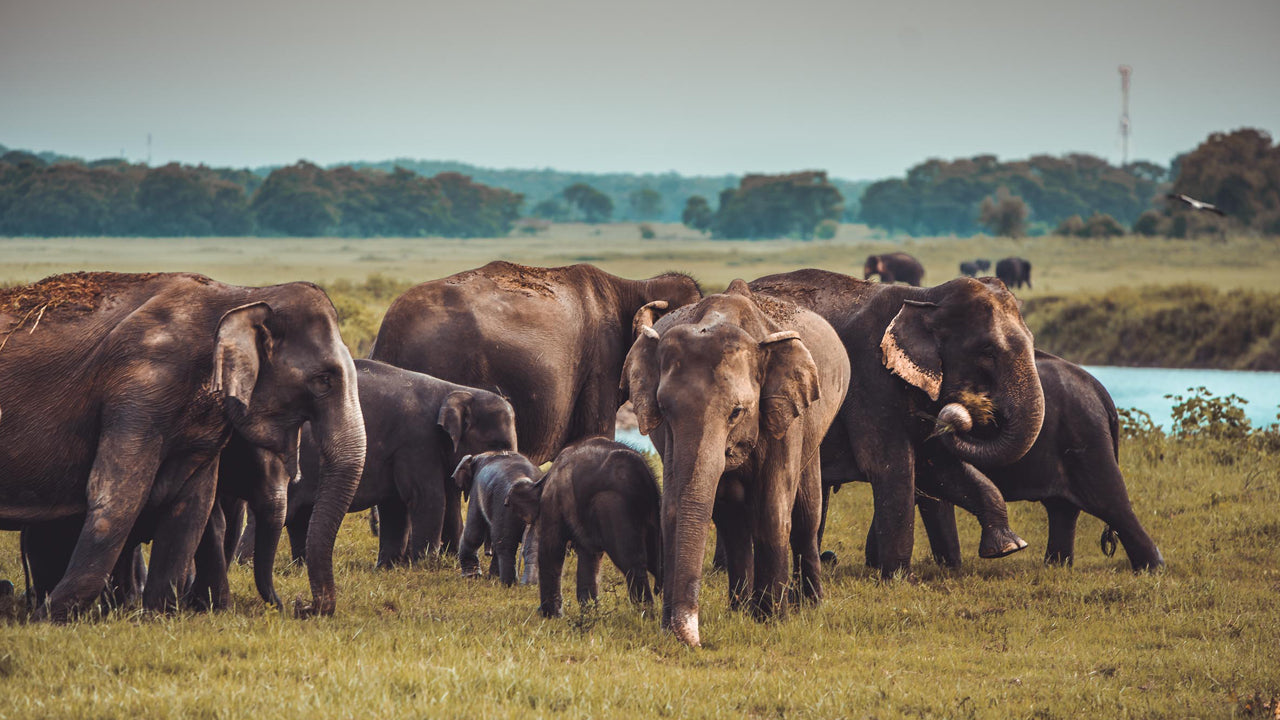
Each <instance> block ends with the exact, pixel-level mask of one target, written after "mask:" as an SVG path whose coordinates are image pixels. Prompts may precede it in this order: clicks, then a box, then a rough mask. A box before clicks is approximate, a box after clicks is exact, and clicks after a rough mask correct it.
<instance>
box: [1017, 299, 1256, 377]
mask: <svg viewBox="0 0 1280 720" xmlns="http://www.w3.org/2000/svg"><path fill="white" fill-rule="evenodd" d="M1023 317H1025V318H1026V322H1027V327H1029V328H1030V329H1031V331H1032V332H1033V333H1034V334H1035V337H1036V346H1037V347H1039V348H1042V349H1044V350H1046V351H1048V352H1051V353H1054V354H1056V355H1061V356H1062V357H1065V358H1067V359H1068V360H1071V361H1072V362H1076V363H1081V364H1087V365H1122V366H1137V367H1184V368H1212V369H1221V370H1272V371H1275V370H1280V292H1258V291H1250V290H1231V291H1227V292H1223V291H1220V290H1218V289H1216V288H1213V287H1209V286H1206V285H1171V286H1150V287H1143V288H1139V289H1133V288H1117V289H1114V290H1110V291H1107V292H1105V293H1101V294H1082V295H1071V296H1068V297H1032V298H1029V299H1027V300H1026V303H1025V305H1024V306H1023Z"/></svg>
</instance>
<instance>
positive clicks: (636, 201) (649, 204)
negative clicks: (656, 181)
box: [627, 187, 662, 220]
mask: <svg viewBox="0 0 1280 720" xmlns="http://www.w3.org/2000/svg"><path fill="white" fill-rule="evenodd" d="M627 200H628V202H630V203H631V214H632V215H634V216H635V217H636V219H637V220H653V219H656V218H657V217H659V216H660V215H662V193H660V192H658V191H657V190H654V189H652V188H647V187H646V188H641V189H639V190H632V191H631V193H630V194H629V195H627Z"/></svg>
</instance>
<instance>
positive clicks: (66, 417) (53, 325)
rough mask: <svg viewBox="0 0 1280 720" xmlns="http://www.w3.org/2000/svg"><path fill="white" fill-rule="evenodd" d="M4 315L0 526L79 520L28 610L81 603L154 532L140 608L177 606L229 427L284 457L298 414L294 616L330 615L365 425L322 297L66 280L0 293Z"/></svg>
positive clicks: (170, 283) (290, 449)
mask: <svg viewBox="0 0 1280 720" xmlns="http://www.w3.org/2000/svg"><path fill="white" fill-rule="evenodd" d="M0 323H3V324H4V326H7V328H8V329H7V331H6V335H5V338H6V340H5V341H4V346H3V348H2V349H0V407H3V408H4V421H3V422H0V529H7V530H16V529H21V528H22V527H25V526H29V525H36V524H43V523H48V522H52V521H58V520H60V519H65V518H68V517H72V516H75V515H79V514H82V513H83V514H84V515H85V519H84V522H83V523H82V524H81V526H80V527H79V528H78V537H77V539H76V541H75V546H74V550H73V552H72V554H71V557H70V560H69V562H68V565H67V569H66V572H65V573H64V574H63V575H62V578H61V579H60V580H59V581H58V583H57V584H56V585H55V586H54V588H53V590H52V592H51V593H50V595H49V598H48V601H47V602H46V604H45V605H43V606H42V607H40V608H39V609H38V610H37V613H36V616H37V617H38V618H43V617H49V618H52V619H54V620H65V619H66V618H67V617H68V616H69V615H70V614H72V613H73V611H75V610H76V609H77V608H79V607H84V606H86V605H87V604H88V603H89V602H91V601H93V600H94V599H95V598H96V597H97V596H98V595H99V593H100V592H101V590H102V587H103V580H104V578H106V577H107V575H108V574H109V573H110V572H111V570H112V567H113V566H114V565H115V564H116V560H117V558H118V557H119V556H120V554H121V550H122V548H124V546H125V544H126V542H132V541H145V540H151V541H153V549H152V553H151V567H150V571H149V575H148V580H147V584H146V588H145V590H144V592H143V604H144V606H145V607H147V608H148V609H153V610H158V609H163V608H167V607H171V606H172V605H174V604H175V602H176V600H177V598H176V593H175V588H178V587H181V586H182V585H183V584H184V580H185V578H186V575H187V569H188V567H189V565H190V563H191V560H192V558H193V555H194V553H195V550H196V545H197V543H198V541H199V539H200V535H201V532H202V530H203V528H204V527H205V524H206V521H207V520H208V518H209V514H210V507H211V505H212V503H213V498H214V491H215V485H216V476H217V469H218V457H219V453H220V452H221V450H222V448H223V446H224V445H225V444H226V442H227V440H228V437H229V436H230V434H231V432H232V431H233V430H234V431H235V432H237V433H239V434H241V435H243V436H244V437H245V438H246V439H247V440H248V441H249V442H251V443H253V444H254V445H256V446H258V447H262V448H266V449H268V450H270V451H273V452H277V453H280V454H282V455H288V454H290V453H296V452H297V450H296V442H297V440H296V439H297V437H298V428H299V427H300V426H301V425H302V423H303V422H306V421H308V420H310V421H311V423H312V424H313V426H314V427H316V432H317V435H318V437H319V438H320V445H321V448H322V454H323V457H324V471H323V475H324V479H323V481H322V484H323V485H324V491H323V499H322V501H321V502H320V505H321V506H322V507H321V509H320V510H319V511H318V514H319V516H320V519H319V521H318V522H316V523H315V524H314V525H313V527H312V533H311V536H310V537H309V538H308V545H309V548H310V550H311V551H312V552H310V553H308V561H309V562H308V573H309V575H310V581H311V590H312V595H313V602H312V606H311V607H310V608H307V609H306V612H318V613H332V612H333V610H334V607H335V605H336V591H335V588H334V581H333V564H332V554H333V542H334V538H335V537H336V535H337V532H338V525H339V524H340V523H341V521H342V517H343V515H344V514H345V512H346V509H347V504H348V503H349V502H350V500H351V494H352V493H353V492H354V491H355V486H356V482H357V481H358V480H359V478H360V472H361V469H362V467H363V465H364V453H365V434H364V424H363V422H362V420H361V416H360V406H359V403H358V401H357V398H356V380H355V366H354V364H353V363H352V360H351V355H350V353H349V352H347V349H346V346H345V345H343V344H342V339H341V337H340V336H339V334H338V317H337V312H336V311H335V310H334V308H333V305H332V303H330V302H329V298H328V297H326V296H325V294H324V292H323V291H321V290H320V289H319V288H317V287H316V286H314V285H311V284H308V283H290V284H287V285H277V286H273V287H265V288H245V287H236V286H232V285H224V284H222V283H218V282H215V281H213V280H210V279H209V278H206V277H203V276H200V275H192V274H186V273H159V274H142V275H127V274H119V273H73V274H69V275H59V276H54V277H50V278H46V279H45V280H42V281H40V282H39V283H36V284H33V285H28V286H21V287H16V288H8V289H5V290H4V291H2V292H0ZM131 535H132V537H131Z"/></svg>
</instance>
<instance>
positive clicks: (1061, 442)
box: [920, 351, 1164, 570]
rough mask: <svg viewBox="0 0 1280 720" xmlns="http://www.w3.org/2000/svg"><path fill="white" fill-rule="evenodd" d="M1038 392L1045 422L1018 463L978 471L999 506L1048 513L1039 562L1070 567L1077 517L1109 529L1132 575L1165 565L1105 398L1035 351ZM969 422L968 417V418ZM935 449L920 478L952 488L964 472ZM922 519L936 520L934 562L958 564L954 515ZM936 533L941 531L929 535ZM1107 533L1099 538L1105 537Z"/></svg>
mask: <svg viewBox="0 0 1280 720" xmlns="http://www.w3.org/2000/svg"><path fill="white" fill-rule="evenodd" d="M1036 367H1037V369H1038V371H1039V375H1040V383H1041V385H1042V386H1043V388H1044V399H1045V420H1044V428H1043V429H1042V430H1041V431H1040V437H1039V438H1038V439H1037V440H1036V442H1035V444H1034V445H1032V446H1031V449H1030V450H1029V451H1027V454H1026V455H1024V456H1023V457H1022V459H1021V460H1018V461H1017V462H1015V463H1013V464H1011V465H1005V466H980V468H979V469H980V470H981V471H982V472H983V473H985V474H986V475H987V476H989V477H990V478H991V480H992V481H993V482H994V483H995V485H996V487H998V488H999V489H1000V491H1001V492H1002V493H1003V494H1004V498H1005V499H1006V500H1010V501H1013V500H1030V501H1034V502H1040V503H1043V504H1044V507H1045V510H1047V511H1048V513H1049V544H1048V547H1047V548H1046V550H1045V562H1048V563H1053V564H1066V565H1070V564H1071V562H1072V560H1073V558H1074V555H1075V534H1076V518H1077V517H1078V516H1079V514H1080V511H1081V510H1084V511H1085V512H1087V513H1089V514H1090V515H1093V516H1095V517H1098V518H1101V519H1102V521H1103V522H1105V523H1107V526H1108V530H1109V531H1110V530H1114V531H1115V532H1116V533H1117V534H1118V535H1119V537H1120V542H1121V543H1122V544H1123V545H1124V549H1125V553H1126V554H1127V555H1128V556H1129V564H1130V565H1131V566H1132V567H1133V569H1134V570H1151V569H1154V568H1158V567H1160V566H1162V565H1164V558H1163V557H1162V556H1161V554H1160V550H1159V549H1158V548H1157V547H1156V544H1155V542H1153V541H1152V539H1151V537H1150V536H1149V535H1148V534H1147V532H1146V530H1144V529H1143V527H1142V523H1141V522H1140V521H1139V520H1138V517H1137V515H1135V514H1134V512H1133V506H1132V505H1131V504H1130V502H1129V494H1128V492H1127V491H1126V489H1125V484H1124V476H1123V475H1122V474H1121V473H1120V464H1119V458H1120V428H1119V417H1118V416H1117V414H1116V407H1115V404H1114V403H1113V402H1112V400H1111V395H1110V394H1109V393H1108V392H1107V390H1106V388H1104V387H1103V386H1102V384H1101V383H1099V382H1098V381H1097V380H1096V379H1095V378H1094V377H1093V376H1092V375H1090V374H1089V373H1088V372H1086V371H1085V370H1084V369H1083V368H1081V367H1080V366H1078V365H1075V364H1073V363H1070V362H1067V361H1066V360H1063V359H1062V358H1060V357H1056V356H1054V355H1050V354H1049V353H1046V352H1040V351H1037V352H1036ZM969 417H971V415H969ZM958 465H959V463H957V462H955V461H954V460H953V458H951V457H949V455H948V454H946V453H945V451H941V448H937V449H936V452H935V453H934V457H933V458H932V459H931V461H930V462H929V463H927V464H926V466H925V468H924V472H926V473H933V474H935V475H937V476H938V481H939V482H942V483H947V482H951V481H952V476H953V474H954V473H956V472H961V471H963V468H960V467H958ZM920 512H921V515H922V516H925V515H927V514H929V513H937V517H938V520H936V521H935V520H932V519H930V520H928V521H927V522H926V525H925V526H926V528H929V529H930V530H931V532H930V534H929V541H930V544H931V545H932V546H933V551H934V555H935V557H937V558H939V559H940V561H942V562H944V563H945V564H947V565H951V566H953V567H956V566H959V564H960V547H959V540H958V538H957V536H956V527H955V514H954V512H952V510H951V508H950V507H949V506H948V505H945V504H944V505H942V506H940V507H936V508H935V507H933V506H931V505H928V506H927V505H926V504H924V503H922V504H921V506H920ZM934 527H937V528H939V530H940V531H933V528H934ZM1107 534H1108V533H1104V537H1105V536H1106V535H1107Z"/></svg>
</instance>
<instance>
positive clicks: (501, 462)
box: [453, 451, 542, 585]
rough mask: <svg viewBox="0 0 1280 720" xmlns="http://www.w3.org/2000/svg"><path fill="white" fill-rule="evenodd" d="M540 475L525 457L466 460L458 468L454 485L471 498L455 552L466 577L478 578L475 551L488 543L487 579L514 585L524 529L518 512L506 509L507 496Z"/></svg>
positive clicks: (504, 455) (513, 454)
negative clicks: (490, 552)
mask: <svg viewBox="0 0 1280 720" xmlns="http://www.w3.org/2000/svg"><path fill="white" fill-rule="evenodd" d="M541 475H542V472H541V471H540V470H538V468H537V467H536V466H535V465H534V464H533V463H531V462H529V459H528V458H526V457H525V456H523V455H521V454H520V453H517V452H510V451H501V452H487V453H481V454H479V455H468V456H466V457H464V458H463V459H462V462H460V463H458V467H457V469H456V470H454V472H453V480H454V482H455V483H457V486H458V489H459V490H461V491H462V492H463V494H464V495H466V496H468V497H469V500H468V503H467V528H466V531H465V532H464V533H463V535H462V544H461V545H460V546H459V548H458V561H459V563H460V564H461V565H462V574H463V575H464V576H467V577H477V576H479V575H480V558H479V552H480V550H481V549H482V548H483V547H484V542H485V539H486V538H488V539H489V540H490V541H491V542H492V544H493V562H492V563H491V564H490V566H489V574H490V575H494V574H496V575H497V576H498V579H499V580H501V581H502V584H503V585H514V584H515V582H516V551H517V550H519V547H520V542H521V540H522V539H523V538H524V532H525V527H526V524H525V521H524V519H523V518H521V517H520V513H518V512H516V510H515V508H512V507H510V506H509V505H507V496H508V495H509V494H510V493H511V488H512V486H513V485H515V484H516V483H518V482H520V481H522V480H523V481H526V482H534V481H536V480H538V479H539V478H540V477H541ZM495 570H496V573H495Z"/></svg>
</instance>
